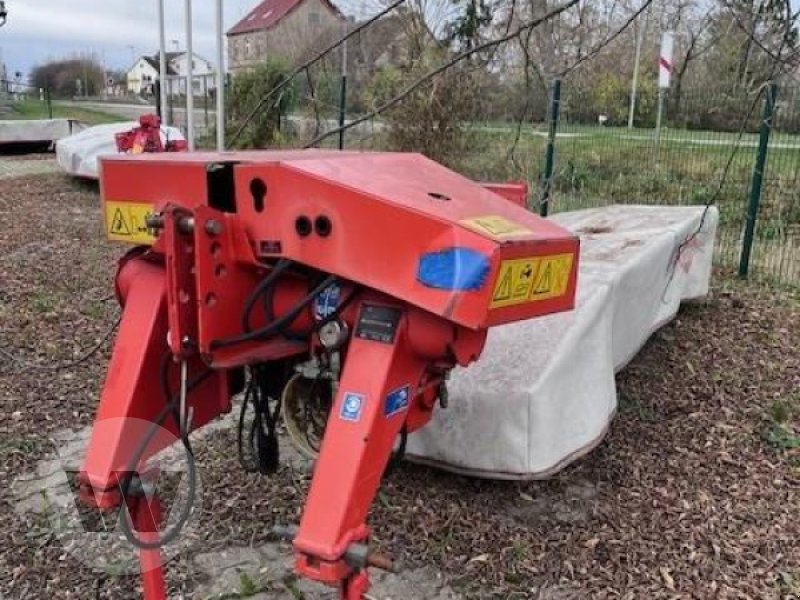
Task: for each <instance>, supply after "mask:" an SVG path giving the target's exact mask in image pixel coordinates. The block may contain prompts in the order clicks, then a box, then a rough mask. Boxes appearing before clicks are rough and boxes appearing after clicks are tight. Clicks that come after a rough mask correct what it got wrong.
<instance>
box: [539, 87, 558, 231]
mask: <svg viewBox="0 0 800 600" xmlns="http://www.w3.org/2000/svg"><path fill="white" fill-rule="evenodd" d="M560 113H561V80H560V79H556V80H555V81H553V95H552V99H551V102H550V129H549V131H548V133H547V152H546V154H545V160H544V173H543V174H542V186H543V188H544V189H543V191H542V198H541V202H540V203H539V214H540V215H541V216H543V217H546V216H547V213H548V210H549V206H548V205H549V203H550V189H551V188H552V186H553V169H554V167H555V159H556V132H557V131H558V117H559V114H560Z"/></svg>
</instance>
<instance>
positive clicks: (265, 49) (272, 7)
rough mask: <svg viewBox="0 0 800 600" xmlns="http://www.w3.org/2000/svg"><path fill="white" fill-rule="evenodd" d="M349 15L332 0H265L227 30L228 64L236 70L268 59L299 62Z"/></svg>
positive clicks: (342, 25) (342, 23)
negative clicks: (318, 41)
mask: <svg viewBox="0 0 800 600" xmlns="http://www.w3.org/2000/svg"><path fill="white" fill-rule="evenodd" d="M346 22H347V21H346V18H345V17H344V15H342V13H341V12H340V11H339V9H338V8H336V6H334V5H333V4H332V3H331V2H330V0H263V2H261V3H259V4H258V6H256V7H255V8H254V9H253V10H251V11H250V12H249V13H248V14H247V15H245V17H244V18H243V19H242V20H241V21H239V22H238V23H237V24H236V25H234V26H233V27H232V28H231V29H230V30H229V31H228V63H229V67H230V70H231V71H232V72H233V73H234V74H235V73H236V72H239V71H242V70H244V69H247V68H250V67H252V66H255V65H257V64H259V63H261V62H263V61H265V60H267V59H268V58H271V57H280V58H284V59H286V60H288V61H289V62H290V63H296V62H298V61H299V60H300V58H301V57H302V56H303V55H304V54H305V53H306V52H307V49H308V48H309V47H310V46H312V45H313V44H314V42H315V41H316V40H318V39H319V38H320V37H321V36H324V35H326V34H328V33H329V32H330V31H332V30H341V29H342V28H343V27H344V25H345V23H346Z"/></svg>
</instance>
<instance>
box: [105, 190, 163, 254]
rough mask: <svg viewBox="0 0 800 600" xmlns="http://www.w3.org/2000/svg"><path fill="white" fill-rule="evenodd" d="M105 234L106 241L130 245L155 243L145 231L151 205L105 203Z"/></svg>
mask: <svg viewBox="0 0 800 600" xmlns="http://www.w3.org/2000/svg"><path fill="white" fill-rule="evenodd" d="M105 206H106V233H107V234H108V239H110V240H115V241H118V242H130V243H131V244H152V243H153V242H154V241H155V237H153V236H152V235H151V234H150V232H149V231H148V230H147V221H146V219H147V216H148V215H150V214H151V213H153V209H154V207H153V205H152V204H144V203H141V202H113V201H107V202H106V203H105Z"/></svg>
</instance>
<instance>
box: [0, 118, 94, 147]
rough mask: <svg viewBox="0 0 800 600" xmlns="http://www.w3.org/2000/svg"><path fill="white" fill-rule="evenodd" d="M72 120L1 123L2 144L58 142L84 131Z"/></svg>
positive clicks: (22, 120) (0, 138) (30, 120)
mask: <svg viewBox="0 0 800 600" xmlns="http://www.w3.org/2000/svg"><path fill="white" fill-rule="evenodd" d="M83 127H84V125H83V124H81V123H79V122H78V121H73V120H72V119H21V120H8V121H0V144H21V143H22V144H24V143H36V142H56V141H58V140H60V139H62V138H65V137H67V136H70V135H72V134H73V133H74V132H76V131H80V130H81V129H83Z"/></svg>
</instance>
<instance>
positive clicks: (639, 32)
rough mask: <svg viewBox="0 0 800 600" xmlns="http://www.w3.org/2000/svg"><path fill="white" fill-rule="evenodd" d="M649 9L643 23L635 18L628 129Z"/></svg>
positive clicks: (630, 124)
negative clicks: (634, 50) (634, 47)
mask: <svg viewBox="0 0 800 600" xmlns="http://www.w3.org/2000/svg"><path fill="white" fill-rule="evenodd" d="M648 15H649V11H647V10H646V11H645V13H644V16H645V18H644V23H639V19H636V54H635V57H634V59H633V81H632V82H631V100H630V110H629V111H628V129H633V121H634V117H635V115H636V103H637V100H638V98H637V95H638V93H639V64H640V63H641V60H642V42H643V41H644V36H645V33H646V31H647V20H648Z"/></svg>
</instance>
